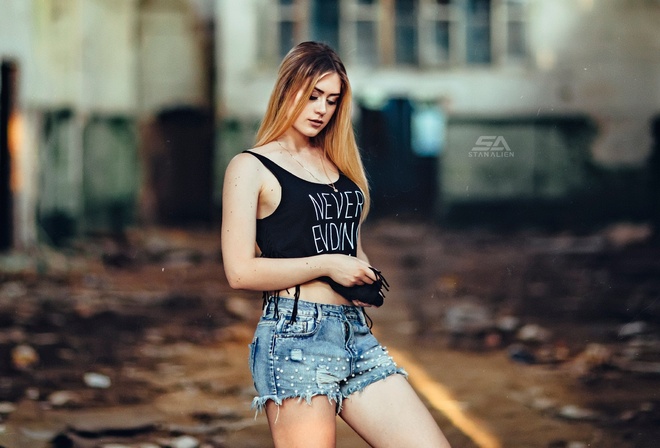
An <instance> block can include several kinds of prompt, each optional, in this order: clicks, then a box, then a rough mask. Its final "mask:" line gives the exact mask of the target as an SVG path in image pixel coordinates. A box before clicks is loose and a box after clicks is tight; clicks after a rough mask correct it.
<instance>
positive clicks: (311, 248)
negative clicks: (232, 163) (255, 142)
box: [244, 151, 364, 258]
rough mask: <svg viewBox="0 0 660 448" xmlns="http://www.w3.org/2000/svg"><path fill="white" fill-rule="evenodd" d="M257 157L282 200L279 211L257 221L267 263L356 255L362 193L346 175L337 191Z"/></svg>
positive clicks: (340, 181)
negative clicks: (288, 259) (316, 256)
mask: <svg viewBox="0 0 660 448" xmlns="http://www.w3.org/2000/svg"><path fill="white" fill-rule="evenodd" d="M244 152H246V153H248V154H252V155H253V156H255V157H256V158H257V159H259V161H261V163H262V164H263V165H264V166H265V167H266V168H267V169H268V170H269V171H270V172H271V173H273V175H274V176H275V178H276V179H277V181H278V182H279V183H280V186H281V187H282V198H281V200H280V204H279V205H278V206H277V208H276V209H275V211H274V212H273V213H272V214H271V215H269V216H267V217H265V218H262V219H258V220H257V245H258V246H259V248H260V249H261V251H262V255H263V256H264V257H268V258H298V257H308V256H312V255H318V254H332V253H338V254H344V255H352V256H356V255H357V243H358V240H357V238H358V227H359V225H360V215H361V214H362V207H363V205H364V194H363V193H362V190H360V188H359V187H358V186H357V185H356V184H355V182H353V181H352V180H350V179H349V178H348V177H346V176H345V175H344V174H343V173H341V172H340V173H339V180H337V182H335V184H334V185H335V188H336V189H337V191H336V192H335V191H333V189H332V188H331V187H330V186H329V185H327V184H319V183H315V182H309V181H307V180H304V179H302V178H300V177H298V176H296V175H294V174H292V173H290V172H289V171H287V170H285V169H284V168H282V167H280V166H279V165H277V164H276V163H275V162H273V161H272V160H270V159H269V158H267V157H264V156H262V155H261V154H257V153H254V152H252V151H244Z"/></svg>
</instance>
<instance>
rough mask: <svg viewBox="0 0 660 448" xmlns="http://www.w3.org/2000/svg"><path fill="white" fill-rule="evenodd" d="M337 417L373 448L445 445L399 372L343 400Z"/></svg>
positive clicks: (441, 435) (442, 447) (441, 447)
mask: <svg viewBox="0 0 660 448" xmlns="http://www.w3.org/2000/svg"><path fill="white" fill-rule="evenodd" d="M340 416H341V418H343V419H344V421H346V423H347V424H348V425H349V426H350V427H351V428H353V429H354V430H355V431H356V432H357V433H358V434H359V435H360V436H361V437H362V438H363V439H364V440H365V441H366V442H367V443H369V444H370V445H371V446H373V447H376V448H388V447H392V448H413V447H414V448H427V447H428V448H445V447H449V442H447V439H446V438H445V436H444V435H443V434H442V431H441V430H440V428H439V427H438V425H437V423H436V422H435V420H434V419H433V416H432V415H431V413H430V412H429V411H428V409H427V408H426V406H425V405H424V403H423V402H422V401H421V400H420V398H419V397H418V396H417V394H416V393H415V391H414V390H413V388H412V387H411V386H410V384H409V383H408V381H407V380H406V379H405V378H404V377H403V376H402V375H392V376H389V377H387V378H386V379H384V380H381V381H377V382H375V383H373V384H370V385H369V386H367V387H366V388H365V389H364V390H362V391H361V392H356V393H354V394H351V395H350V396H349V397H348V398H346V399H344V402H343V406H342V411H341V413H340Z"/></svg>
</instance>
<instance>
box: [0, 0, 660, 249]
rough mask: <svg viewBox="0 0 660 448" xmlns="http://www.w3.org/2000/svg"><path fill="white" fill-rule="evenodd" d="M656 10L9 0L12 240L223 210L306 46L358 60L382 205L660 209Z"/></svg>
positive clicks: (558, 223)
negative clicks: (280, 79) (280, 71)
mask: <svg viewBox="0 0 660 448" xmlns="http://www.w3.org/2000/svg"><path fill="white" fill-rule="evenodd" d="M659 18H660V11H659V6H658V2H657V1H652V0H646V1H645V0H600V1H596V0H560V1H541V0H444V1H443V0H396V1H395V0H380V1H378V0H371V1H370V0H323V1H307V0H305V1H303V0H288V1H285V0H281V1H275V0H246V1H240V2H230V1H220V0H217V1H213V0H190V1H187V0H121V1H108V0H57V1H54V0H50V1H49V0H34V1H32V0H30V1H27V0H2V4H1V13H0V57H1V58H2V95H3V96H2V98H3V100H2V101H3V102H2V107H1V108H0V109H1V110H2V114H3V115H2V132H1V134H0V135H2V142H3V143H2V157H1V159H0V160H2V169H3V175H2V199H1V200H0V214H1V216H2V224H3V225H2V228H1V229H2V230H1V232H0V233H1V238H0V240H1V242H2V247H4V248H7V247H10V246H12V245H18V246H26V245H28V246H29V245H30V244H34V243H36V242H40V241H45V242H52V243H55V244H59V243H60V242H63V241H65V240H66V239H68V238H70V237H72V236H75V235H80V234H84V233H85V232H90V231H92V232H93V231H99V230H101V231H104V230H107V229H111V230H119V229H121V228H122V227H124V226H126V225H131V224H135V223H146V224H152V223H162V224H176V225H198V224H211V225H215V223H217V221H218V216H219V209H220V206H221V204H220V198H221V186H222V176H223V171H224V168H225V166H226V164H227V162H228V160H229V159H230V158H231V157H232V156H233V155H234V154H236V153H237V152H239V151H241V150H243V149H245V148H249V147H251V146H252V143H253V137H254V131H255V129H256V127H257V126H258V123H259V120H260V118H261V115H262V113H263V111H264V109H265V105H266V102H267V100H268V96H269V94H270V90H271V88H272V86H273V83H274V77H275V74H276V70H277V66H278V64H279V62H280V60H281V58H282V57H283V55H284V54H285V53H286V51H288V49H289V48H290V47H291V46H292V45H294V44H295V43H297V42H300V41H303V40H307V39H315V40H322V41H325V42H328V43H329V44H330V45H332V46H333V47H334V48H336V49H337V50H338V51H339V53H340V55H341V57H342V58H343V59H344V61H345V62H346V65H347V68H348V71H349V74H350V78H351V81H352V84H353V88H354V92H355V111H356V112H355V126H356V131H357V134H358V139H359V144H360V146H361V148H362V149H363V152H364V155H365V158H366V163H367V167H368V169H369V172H370V177H371V182H372V186H373V190H374V196H375V199H374V202H375V206H374V216H383V215H392V214H402V215H410V216H416V217H420V218H423V219H427V220H434V221H440V222H445V223H461V224H471V223H475V222H477V223H485V222H498V223H500V224H504V225H506V226H520V225H526V224H530V223H532V224H539V225H543V226H554V227H565V226H569V227H577V228H585V227H589V226H594V225H600V224H603V223H605V222H610V221H613V220H621V219H626V220H628V219H631V220H636V221H639V220H650V219H652V217H655V220H656V221H657V210H658V209H659V208H660V206H659V205H658V196H659V193H658V187H657V182H654V179H656V178H657V176H658V162H657V160H658V155H657V154H658V151H659V150H658V145H659V143H658V137H657V136H658V133H659V132H660V131H659V130H658V127H659V126H660V125H659V124H658V123H659V120H658V109H659V104H660V85H659V84H660V81H659V79H660V76H659V73H658V70H659V66H660V56H659V55H660V53H659V52H658V49H659V45H660V43H659V40H660V32H659V31H658V28H657V26H656V25H657V23H658V20H659ZM480 137H481V138H484V139H482V140H481V141H480V142H479V143H478V140H479V138H480ZM489 143H490V146H489ZM473 148H476V149H479V150H480V151H472V150H473ZM489 149H493V151H490V153H489V154H484V153H486V152H488V150H489ZM487 156H491V157H487Z"/></svg>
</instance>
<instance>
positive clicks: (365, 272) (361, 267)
mask: <svg viewBox="0 0 660 448" xmlns="http://www.w3.org/2000/svg"><path fill="white" fill-rule="evenodd" d="M325 256H326V257H328V258H329V272H328V276H329V277H330V278H332V279H333V280H334V281H336V282H337V283H339V284H340V285H343V286H356V285H364V284H367V283H368V284H371V283H373V282H374V281H376V275H375V274H374V272H373V271H372V270H371V268H370V266H369V263H367V262H366V261H364V260H361V259H359V258H357V257H351V256H349V255H341V254H330V255H325Z"/></svg>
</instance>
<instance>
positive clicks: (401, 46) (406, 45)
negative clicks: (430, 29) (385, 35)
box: [394, 0, 418, 65]
mask: <svg viewBox="0 0 660 448" xmlns="http://www.w3.org/2000/svg"><path fill="white" fill-rule="evenodd" d="M394 5H395V8H394V10H395V20H394V36H395V37H394V42H395V46H394V49H395V50H394V51H395V58H394V60H395V62H396V63H397V64H405V65H413V64H418V58H417V49H418V45H417V29H418V24H417V17H418V12H417V10H418V8H417V6H418V5H417V0H396V1H395V3H394Z"/></svg>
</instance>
